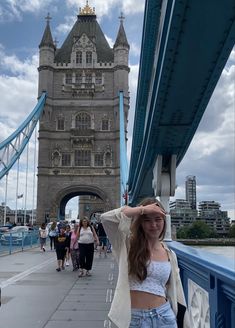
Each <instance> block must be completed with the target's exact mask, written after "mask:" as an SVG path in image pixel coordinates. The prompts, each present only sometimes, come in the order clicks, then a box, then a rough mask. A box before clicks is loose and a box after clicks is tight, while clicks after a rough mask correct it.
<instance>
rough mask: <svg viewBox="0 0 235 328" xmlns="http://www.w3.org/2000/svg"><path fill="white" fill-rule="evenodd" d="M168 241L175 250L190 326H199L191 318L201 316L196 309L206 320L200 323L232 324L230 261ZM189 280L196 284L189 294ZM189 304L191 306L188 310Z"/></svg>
mask: <svg viewBox="0 0 235 328" xmlns="http://www.w3.org/2000/svg"><path fill="white" fill-rule="evenodd" d="M168 245H169V247H170V248H172V249H173V250H174V251H175V253H176V255H177V258H178V263H179V267H180V274H181V279H182V283H183V287H184V291H185V296H186V300H187V301H188V307H189V313H190V321H191V323H192V327H199V326H198V325H194V324H195V321H198V320H199V321H200V320H202V319H201V317H200V311H202V312H203V311H204V319H205V321H206V320H209V321H208V323H207V324H205V325H202V326H203V327H211V328H232V327H235V267H234V262H233V261H232V260H230V259H229V258H226V257H223V256H220V255H216V254H212V253H210V252H207V251H204V250H199V249H195V248H193V247H189V246H185V245H183V244H181V243H178V242H169V243H168ZM193 284H194V285H195V286H196V287H198V288H196V289H195V290H194V293H193V296H192V292H191V297H189V296H190V288H191V286H192V285H193ZM191 290H192V289H191ZM203 294H204V295H203ZM205 295H206V296H208V316H207V318H206V314H205V310H206V308H207V304H206V303H207V301H205V300H207V297H204V296H205ZM191 308H192V309H193V310H192V311H191V312H190V309H191ZM202 316H203V315H202ZM199 321H198V322H199Z"/></svg>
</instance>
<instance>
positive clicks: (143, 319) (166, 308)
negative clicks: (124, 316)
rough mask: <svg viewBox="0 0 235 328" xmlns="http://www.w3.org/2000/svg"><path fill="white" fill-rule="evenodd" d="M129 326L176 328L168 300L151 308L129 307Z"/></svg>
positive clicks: (136, 327) (132, 327) (133, 327)
mask: <svg viewBox="0 0 235 328" xmlns="http://www.w3.org/2000/svg"><path fill="white" fill-rule="evenodd" d="M129 328H177V324H176V317H175V314H174V312H173V310H172V308H171V306H170V303H169V302H166V303H165V304H163V305H161V306H159V307H156V308H154V309H151V310H141V309H131V323H130V326H129Z"/></svg>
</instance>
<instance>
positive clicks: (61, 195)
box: [52, 185, 114, 219]
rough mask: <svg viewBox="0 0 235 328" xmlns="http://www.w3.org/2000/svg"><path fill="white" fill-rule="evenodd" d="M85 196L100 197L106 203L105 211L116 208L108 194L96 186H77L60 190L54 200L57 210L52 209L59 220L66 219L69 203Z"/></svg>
mask: <svg viewBox="0 0 235 328" xmlns="http://www.w3.org/2000/svg"><path fill="white" fill-rule="evenodd" d="M84 195H94V196H97V197H99V198H100V199H102V200H103V201H104V210H105V211H107V210H109V209H111V208H113V207H114V205H113V206H112V200H111V199H110V198H109V196H108V195H107V193H105V192H104V191H103V190H101V189H100V188H99V187H96V186H87V185H77V186H71V187H67V188H64V189H62V190H60V191H59V192H58V193H57V195H56V196H55V198H54V201H53V202H52V203H53V204H54V207H55V206H56V209H55V208H54V209H52V211H53V212H57V218H59V219H64V217H65V207H66V204H67V203H68V201H69V200H70V199H71V198H73V197H76V196H84Z"/></svg>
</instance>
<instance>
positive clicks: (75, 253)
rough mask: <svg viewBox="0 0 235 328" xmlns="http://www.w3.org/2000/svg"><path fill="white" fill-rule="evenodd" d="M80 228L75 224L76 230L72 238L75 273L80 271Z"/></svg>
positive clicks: (72, 232)
mask: <svg viewBox="0 0 235 328" xmlns="http://www.w3.org/2000/svg"><path fill="white" fill-rule="evenodd" d="M78 227H79V225H78V224H77V223H74V228H73V230H72V231H71V238H70V253H71V260H72V264H73V271H77V270H78V269H79V246H78Z"/></svg>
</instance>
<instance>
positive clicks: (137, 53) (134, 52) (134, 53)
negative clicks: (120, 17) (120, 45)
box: [130, 42, 140, 57]
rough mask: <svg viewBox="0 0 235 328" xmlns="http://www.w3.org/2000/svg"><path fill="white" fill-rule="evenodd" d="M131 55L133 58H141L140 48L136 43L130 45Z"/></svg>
mask: <svg viewBox="0 0 235 328" xmlns="http://www.w3.org/2000/svg"><path fill="white" fill-rule="evenodd" d="M130 53H131V55H132V56H136V57H139V56H140V47H139V46H138V45H137V44H135V43H134V42H131V44H130Z"/></svg>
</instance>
